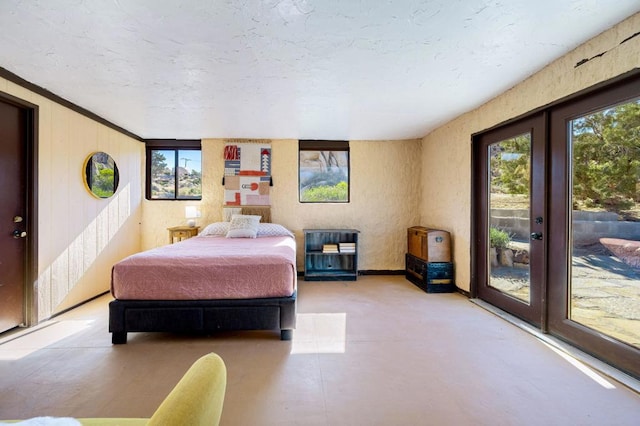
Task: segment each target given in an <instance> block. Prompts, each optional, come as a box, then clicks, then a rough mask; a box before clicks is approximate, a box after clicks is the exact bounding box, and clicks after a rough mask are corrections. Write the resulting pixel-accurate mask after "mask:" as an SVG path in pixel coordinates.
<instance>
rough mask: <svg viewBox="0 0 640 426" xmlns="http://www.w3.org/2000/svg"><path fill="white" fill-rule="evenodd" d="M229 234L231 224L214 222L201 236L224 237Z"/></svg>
mask: <svg viewBox="0 0 640 426" xmlns="http://www.w3.org/2000/svg"><path fill="white" fill-rule="evenodd" d="M227 232H229V222H214V223H210V224H209V225H207V226H206V227H205V228H204V229H203V230H202V231H201V232H200V234H199V235H211V236H222V237H224V236H225V235H227Z"/></svg>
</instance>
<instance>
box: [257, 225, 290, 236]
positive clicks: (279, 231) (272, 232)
mask: <svg viewBox="0 0 640 426" xmlns="http://www.w3.org/2000/svg"><path fill="white" fill-rule="evenodd" d="M257 236H258V237H280V236H287V237H293V233H292V232H291V231H289V230H288V229H287V228H285V227H284V226H282V225H278V224H277V223H259V224H258V235H257Z"/></svg>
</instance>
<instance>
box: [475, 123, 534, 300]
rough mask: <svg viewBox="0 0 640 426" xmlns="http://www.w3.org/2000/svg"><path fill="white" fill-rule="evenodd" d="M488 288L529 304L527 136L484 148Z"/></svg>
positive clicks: (528, 157)
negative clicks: (486, 199)
mask: <svg viewBox="0 0 640 426" xmlns="http://www.w3.org/2000/svg"><path fill="white" fill-rule="evenodd" d="M487 158H488V161H489V165H488V167H487V169H488V171H489V174H488V177H487V185H488V193H489V200H488V201H489V208H488V211H489V221H488V222H487V224H486V225H487V226H488V229H487V233H488V235H489V239H488V241H487V243H488V247H487V249H488V253H489V256H488V259H487V263H488V264H487V268H488V270H489V283H488V285H489V287H491V288H493V289H496V290H498V291H500V292H502V293H503V294H505V295H507V296H510V297H512V298H514V299H517V300H519V301H521V302H523V303H526V304H529V303H530V300H531V292H530V288H531V282H530V276H529V259H530V256H529V238H530V234H531V232H530V227H529V217H530V206H531V196H530V182H531V133H525V134H522V135H519V136H515V137H512V138H509V139H505V140H502V141H499V142H496V143H492V144H490V145H489V146H488V155H487Z"/></svg>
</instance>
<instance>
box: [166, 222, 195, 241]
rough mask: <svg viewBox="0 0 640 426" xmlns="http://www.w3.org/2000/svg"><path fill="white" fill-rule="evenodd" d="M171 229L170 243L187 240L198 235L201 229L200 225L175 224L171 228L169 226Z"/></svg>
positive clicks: (169, 229)
mask: <svg viewBox="0 0 640 426" xmlns="http://www.w3.org/2000/svg"><path fill="white" fill-rule="evenodd" d="M167 231H169V244H173V243H175V242H176V241H182V240H186V239H188V238H191V237H195V236H196V235H198V231H200V227H199V226H186V225H182V226H173V227H171V228H167Z"/></svg>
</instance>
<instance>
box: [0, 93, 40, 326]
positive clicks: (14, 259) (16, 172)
mask: <svg viewBox="0 0 640 426" xmlns="http://www.w3.org/2000/svg"><path fill="white" fill-rule="evenodd" d="M36 117H37V109H36V107H35V106H34V105H31V104H28V103H26V102H24V101H22V100H19V99H17V98H14V97H12V96H10V95H6V94H0V140H1V141H2V143H1V144H0V188H2V191H1V192H0V259H1V261H0V332H4V331H7V330H10V329H12V328H15V327H19V326H28V325H31V323H32V322H34V321H35V318H34V313H35V306H33V303H34V300H35V298H34V297H33V292H34V289H33V288H32V287H30V286H29V285H28V284H27V283H30V282H31V283H33V282H35V276H36V274H35V270H34V267H35V265H36V263H35V258H36V249H35V237H36V226H35V221H36V217H35V200H36V198H35V192H36V191H35V179H34V178H35V173H36V172H35V171H36V167H35V160H36V156H35V144H36V137H35V135H36V133H35V130H36V121H37V120H36Z"/></svg>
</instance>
